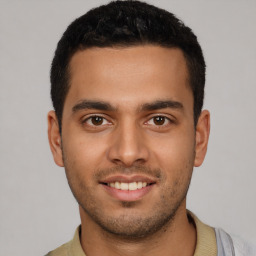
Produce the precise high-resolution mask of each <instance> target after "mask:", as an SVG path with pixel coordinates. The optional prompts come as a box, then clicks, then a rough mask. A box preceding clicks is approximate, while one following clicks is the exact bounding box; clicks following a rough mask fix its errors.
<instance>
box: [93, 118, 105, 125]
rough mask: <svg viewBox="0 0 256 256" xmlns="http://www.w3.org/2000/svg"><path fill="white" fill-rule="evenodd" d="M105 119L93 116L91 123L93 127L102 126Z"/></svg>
mask: <svg viewBox="0 0 256 256" xmlns="http://www.w3.org/2000/svg"><path fill="white" fill-rule="evenodd" d="M103 120H104V118H103V117H101V116H93V117H91V122H92V124H93V125H96V126H97V125H102V124H103Z"/></svg>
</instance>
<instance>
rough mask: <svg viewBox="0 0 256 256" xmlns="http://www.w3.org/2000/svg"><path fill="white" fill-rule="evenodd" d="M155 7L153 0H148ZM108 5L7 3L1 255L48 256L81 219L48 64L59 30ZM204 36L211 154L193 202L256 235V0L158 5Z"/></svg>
mask: <svg viewBox="0 0 256 256" xmlns="http://www.w3.org/2000/svg"><path fill="white" fill-rule="evenodd" d="M149 2H151V3H154V1H149ZM101 3H106V2H105V1H99V0H98V1H85V0H84V1H63V0H61V1H60V0H59V1H50V0H48V1H24V0H23V1H14V0H12V1H3V0H2V1H0V5H1V6H0V19H1V20H0V205H1V209H0V255H8V256H9V255H26V256H34V255H44V254H45V253H47V252H48V251H49V250H51V249H53V248H55V247H57V246H58V245H60V244H62V243H64V242H66V241H68V240H69V239H70V238H71V237H72V236H73V233H74V230H75V228H76V226H77V225H78V224H79V215H78V207H77V204H76V202H75V200H74V199H73V196H72V195H71V192H70V191H69V187H68V185H67V182H66V178H65V175H64V170H63V169H62V168H59V167H57V166H55V164H54V162H53V160H52V156H51V153H50V150H49V147H48V141H47V126H46V115H47V112H48V110H50V109H51V102H50V97H49V92H50V85H49V69H50V63H51V59H52V57H53V53H54V50H55V47H56V44H57V41H58V40H59V38H60V36H61V34H62V33H63V32H64V30H65V28H66V27H67V25H68V24H69V23H70V22H71V21H72V20H73V19H74V18H76V17H78V16H80V15H82V14H83V13H85V12H86V11H87V10H88V9H89V8H91V7H95V6H97V5H99V4H101ZM155 4H157V5H158V6H159V7H163V8H166V9H168V10H169V11H172V12H174V13H175V14H176V15H177V16H178V17H180V18H181V19H182V20H183V21H184V22H185V23H186V24H188V25H189V26H190V27H191V28H192V29H193V30H194V32H195V33H196V34H197V35H198V39H199V41H200V43H201V45H202V48H203V50H204V54H205V58H206V62H207V66H208V69H207V84H206V100H205V108H207V109H209V110H210V111H211V119H212V126H211V137H210V143H209V149H208V155H207V157H206V160H205V163H204V164H203V166H202V167H200V168H196V169H195V171H194V177H193V180H192V184H191V188H190V192H189V196H188V208H189V209H191V210H192V211H194V212H195V213H196V214H197V215H198V216H199V217H200V218H201V219H202V220H203V221H205V222H207V223H209V224H211V225H213V226H218V227H222V228H224V229H225V230H226V231H228V232H231V233H236V234H238V235H241V236H243V237H244V238H246V239H247V240H252V241H256V233H255V226H256V225H255V216H256V203H255V194H256V187H255V180H256V168H255V166H256V156H255V153H256V149H255V145H256V115H255V112H256V100H255V98H256V97H255V96H256V84H255V81H256V75H255V74H256V69H255V68H256V15H255V13H256V1H254V0H251V1H249V0H230V1H229V0H224V1H223V0H221V1H220V0H218V1H210V0H208V1H205V0H202V1H200V0H193V1H184V0H183V1H181V0H180V1H167V0H166V1H164V0H159V1H155Z"/></svg>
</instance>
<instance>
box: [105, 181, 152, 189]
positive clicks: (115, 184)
mask: <svg viewBox="0 0 256 256" xmlns="http://www.w3.org/2000/svg"><path fill="white" fill-rule="evenodd" d="M108 186H109V187H111V188H116V189H120V190H136V189H141V188H144V187H146V186H147V182H141V181H139V182H130V183H124V182H118V181H116V182H111V183H108Z"/></svg>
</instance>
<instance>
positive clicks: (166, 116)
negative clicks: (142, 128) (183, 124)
mask: <svg viewBox="0 0 256 256" xmlns="http://www.w3.org/2000/svg"><path fill="white" fill-rule="evenodd" d="M156 117H163V118H165V119H166V120H167V121H168V123H169V124H172V123H175V118H174V117H170V115H166V114H161V113H158V114H154V115H150V116H149V118H148V119H147V121H146V122H145V124H148V123H149V121H150V120H153V119H154V118H156ZM150 125H152V126H156V127H158V128H161V127H166V126H168V124H163V125H156V124H150Z"/></svg>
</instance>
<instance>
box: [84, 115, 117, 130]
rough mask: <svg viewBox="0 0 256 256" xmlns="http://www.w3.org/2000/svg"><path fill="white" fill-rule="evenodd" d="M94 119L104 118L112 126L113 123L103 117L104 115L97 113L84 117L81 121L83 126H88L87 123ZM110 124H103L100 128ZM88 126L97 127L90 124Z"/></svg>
mask: <svg viewBox="0 0 256 256" xmlns="http://www.w3.org/2000/svg"><path fill="white" fill-rule="evenodd" d="M93 117H101V118H103V119H104V120H106V121H107V123H108V124H112V122H111V121H109V119H108V118H106V116H105V115H103V114H97V113H94V114H90V115H86V116H83V118H82V119H81V123H82V124H86V122H87V121H88V120H90V119H91V118H93ZM108 124H101V125H99V126H104V125H108ZM88 125H89V126H92V127H97V126H96V125H93V124H88Z"/></svg>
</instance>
